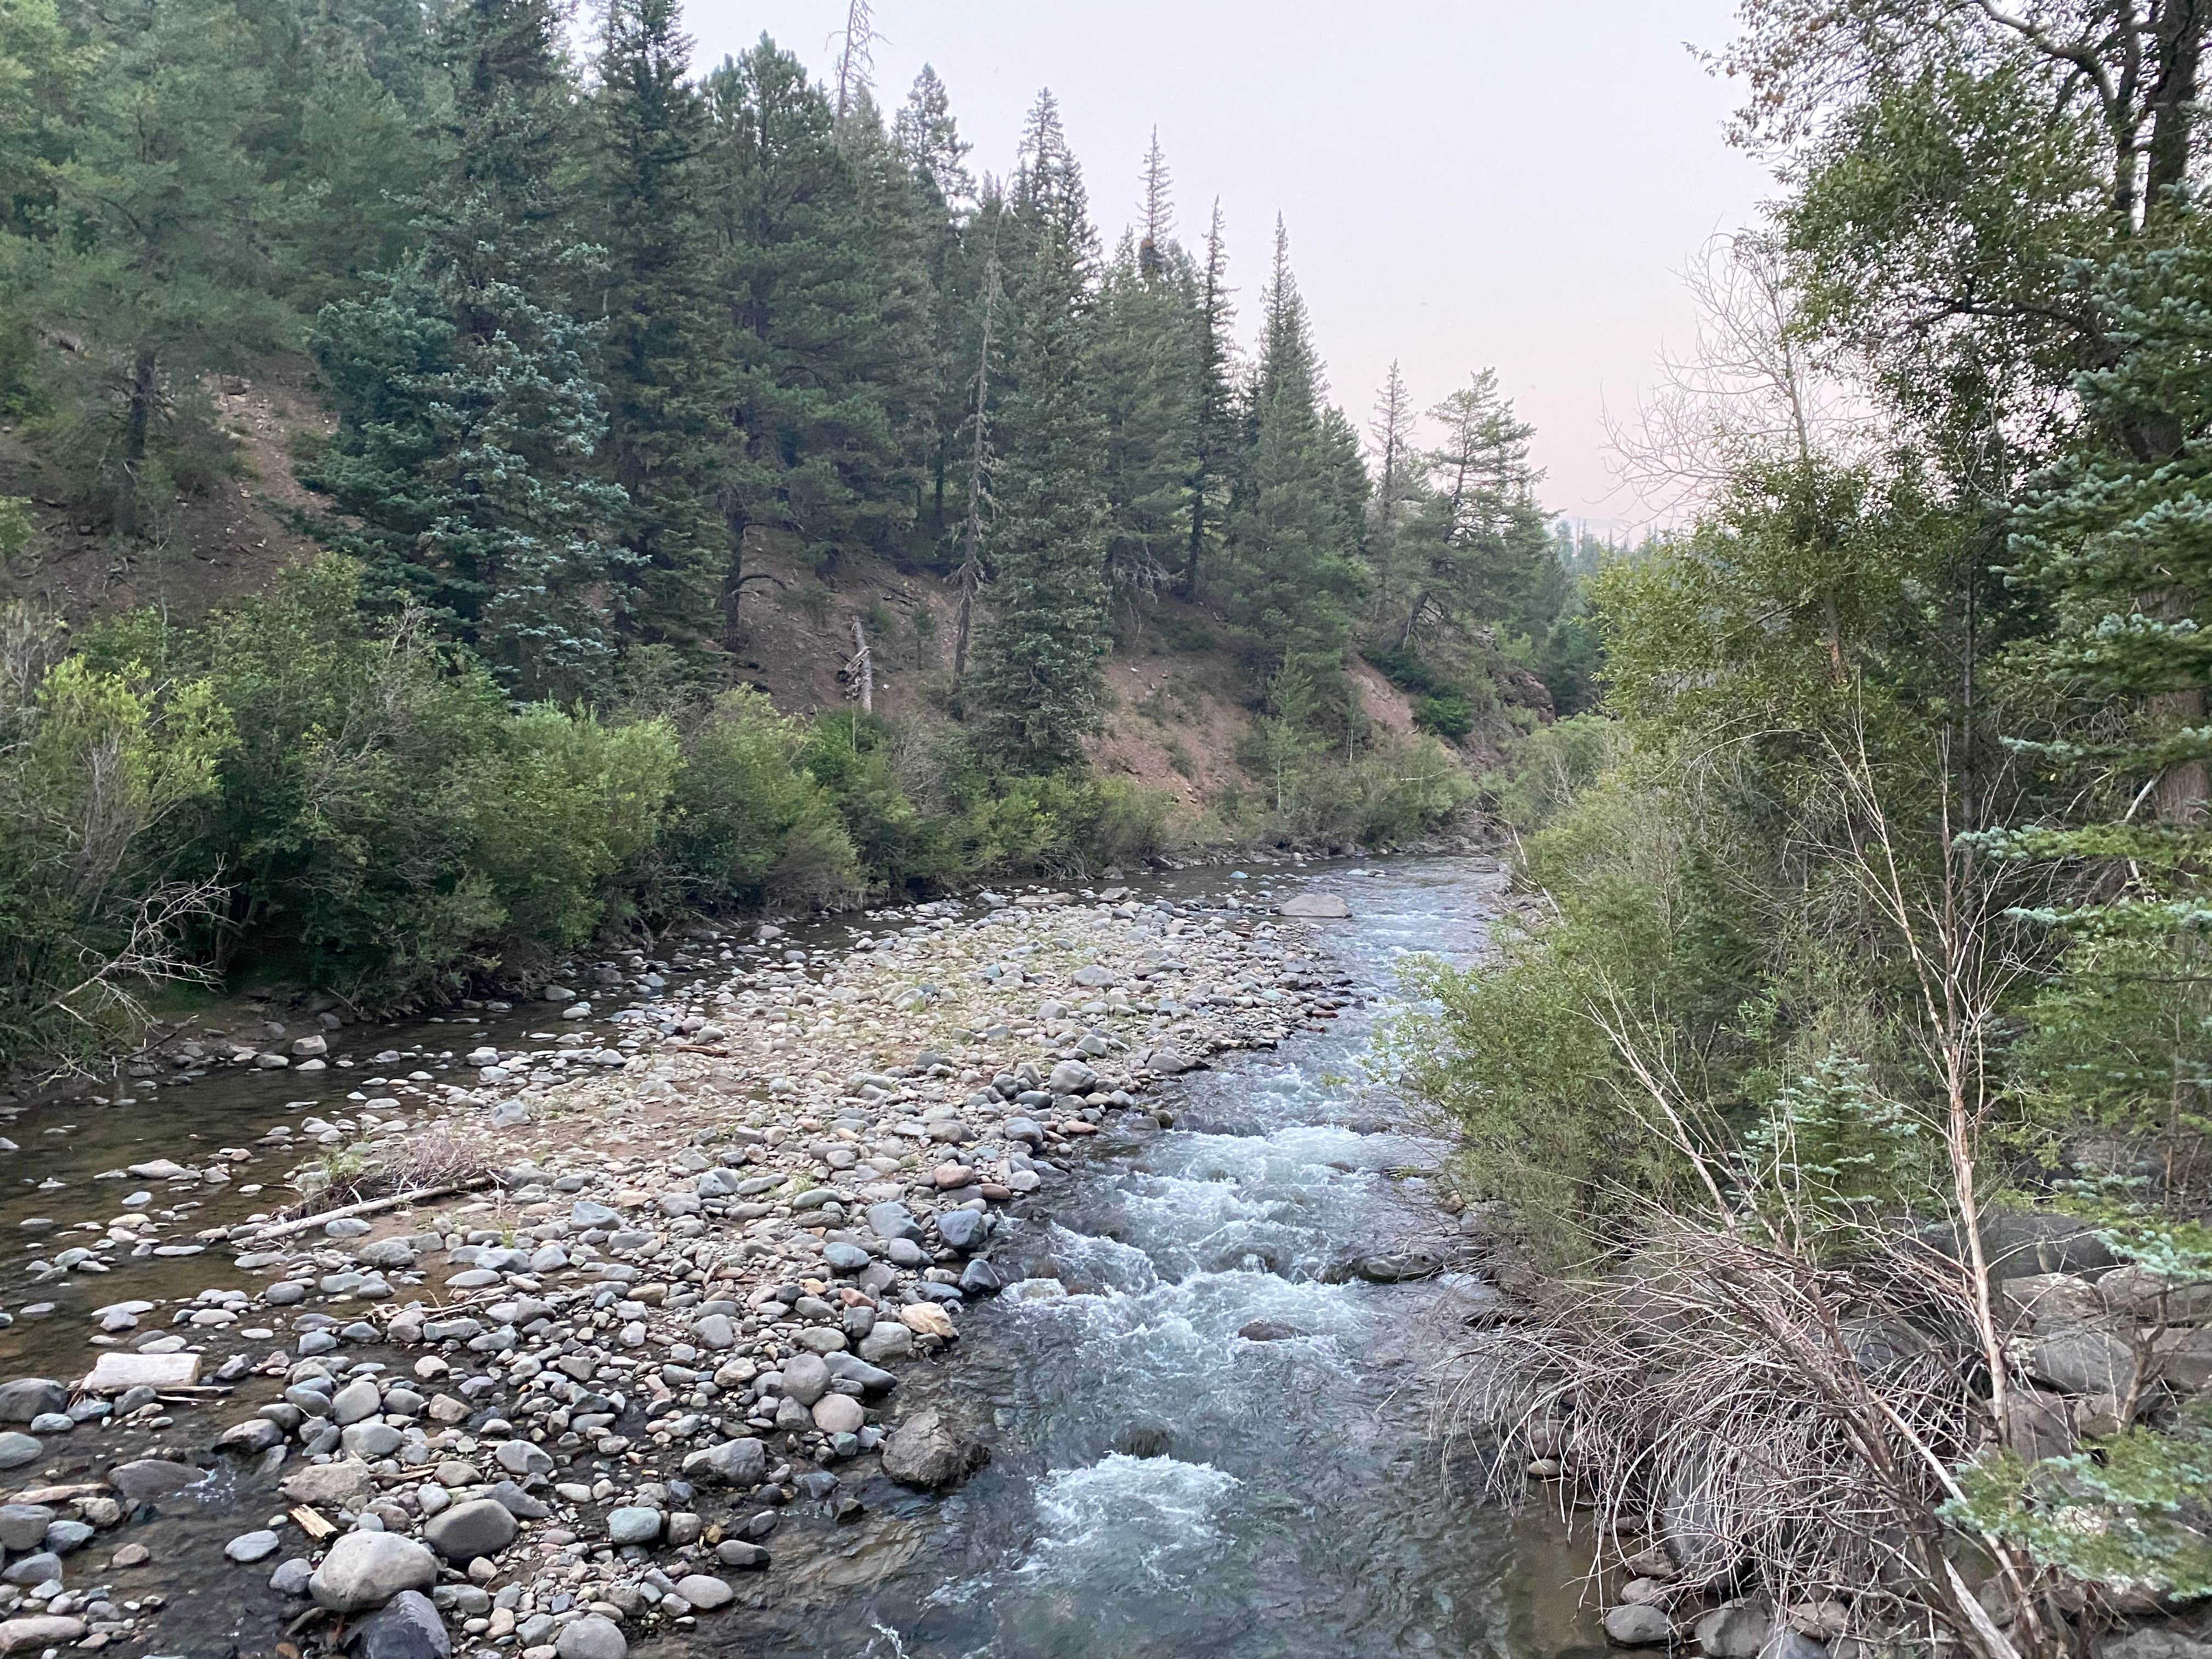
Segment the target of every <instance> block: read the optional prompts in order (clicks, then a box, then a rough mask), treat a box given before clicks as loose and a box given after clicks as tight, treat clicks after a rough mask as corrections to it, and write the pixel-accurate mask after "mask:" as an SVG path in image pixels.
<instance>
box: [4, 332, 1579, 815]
mask: <svg viewBox="0 0 2212 1659" xmlns="http://www.w3.org/2000/svg"><path fill="white" fill-rule="evenodd" d="M204 389H205V392H206V393H207V395H208V398H209V399H210V404H211V406H212V407H213V409H214V410H215V411H216V421H217V425H218V429H219V430H220V432H221V433H222V435H223V438H224V441H225V443H226V445H227V454H226V457H225V460H224V465H223V466H222V468H221V469H220V470H219V471H214V472H213V475H212V476H210V477H207V478H205V479H204V480H198V481H195V483H194V484H193V486H192V487H191V488H186V489H179V490H178V491H176V492H175V493H174V494H173V495H172V496H171V497H170V498H169V499H168V500H167V501H166V502H164V503H163V507H164V510H163V511H162V512H161V513H160V514H159V515H158V516H157V518H156V520H155V521H156V523H157V525H158V526H159V530H158V532H157V534H156V536H155V538H154V539H152V540H151V541H150V542H149V543H147V544H118V542H117V541H116V539H115V538H113V537H112V536H111V535H108V534H106V532H105V530H104V527H103V526H100V524H98V523H97V522H96V521H94V520H91V519H89V518H88V516H87V515H85V514H84V513H82V512H81V511H75V510H72V508H71V506H70V502H69V501H68V499H67V493H66V489H65V487H64V485H63V484H61V483H58V481H57V480H56V479H55V478H54V477H53V476H52V473H53V469H52V467H51V466H50V465H46V464H44V462H43V461H42V456H41V453H40V449H39V447H37V446H36V445H35V444H34V443H33V441H31V439H30V437H29V435H27V434H26V433H25V432H24V431H23V430H22V428H21V427H20V426H18V425H13V424H10V425H7V426H0V495H15V496H18V497H21V498H24V499H27V501H28V502H29V507H30V513H31V516H32V519H33V525H34V526H35V531H34V538H33V543H32V546H31V549H30V550H29V551H28V553H27V554H26V555H25V556H20V557H18V558H17V559H16V560H15V561H14V562H12V563H11V564H10V565H9V566H8V567H7V568H5V569H4V571H0V603H4V602H6V601H9V600H20V601H27V602H29V603H32V604H33V605H37V606H39V607H40V608H42V609H45V610H48V611H52V612H54V613H57V614H58V615H60V616H61V617H64V618H66V619H67V620H68V621H69V622H70V623H71V624H73V625H82V624H85V623H93V622H95V621H97V620H99V619H100V618H103V617H112V616H115V615H118V614H120V613H122V612H125V611H130V610H132V609H134V608H137V607H140V606H150V607H154V608H156V609H158V610H160V611H163V612H165V613H166V614H167V615H169V616H171V617H173V618H175V619H177V620H178V621H179V622H181V623H193V622H196V621H197V620H198V619H199V618H201V617H204V616H205V615H206V614H207V613H209V612H210V611H213V610H219V609H221V608H222V606H224V605H227V604H228V603H230V602H233V601H235V600H238V599H243V598H246V597H248V596H252V595H256V594H262V593H265V592H268V591H269V590H270V588H271V587H272V586H273V585H274V584H275V583H276V580H277V578H278V576H279V575H280V574H281V573H282V572H283V571H284V570H286V569H288V568H293V567H295V566H298V565H301V564H302V563H304V562H307V561H309V560H312V559H313V557H314V556H315V555H316V553H317V551H318V550H319V543H318V542H317V540H316V539H315V537H314V536H313V534H312V533H310V531H309V529H308V528H307V520H313V519H319V518H323V517H325V516H327V515H329V513H330V504H329V501H327V499H326V498H325V497H324V496H321V495H318V494H316V493H315V492H314V491H313V490H310V489H307V488H306V487H304V486H303V485H302V484H301V483H300V482H299V481H298V479H297V477H295V458H296V457H297V456H299V455H301V454H302V453H310V452H311V451H312V450H313V447H316V446H318V445H320V444H322V443H325V442H326V441H328V439H329V437H330V435H331V432H332V431H333V429H334V428H335V427H336V424H337V422H336V416H334V415H333V414H332V412H331V410H330V409H329V407H328V406H327V404H326V403H325V400H324V399H323V398H322V397H321V395H320V393H319V390H318V388H317V386H315V384H314V371H313V367H312V365H309V364H307V363H306V362H302V361H300V360H297V359H294V360H289V361H287V360H279V361H275V362H270V363H267V364H264V365H262V366H261V367H260V370H259V372H258V373H257V374H250V375H232V376H222V377H216V378H212V379H210V380H209V381H208V383H207V384H206V386H205V388H204ZM746 566H747V582H746V588H745V598H744V605H743V608H742V611H741V613H740V614H741V617H742V619H743V623H744V629H743V647H742V649H741V650H740V651H739V652H738V653H733V654H732V655H730V656H728V657H726V659H723V660H722V662H721V667H720V672H721V674H722V677H723V678H724V679H725V680H726V683H728V684H742V685H750V686H751V687H753V688H755V689H756V690H759V691H761V692H763V693H764V694H766V695H767V696H769V699H770V700H771V701H772V702H774V704H775V707H776V708H778V709H779V710H781V711H782V712H784V713H787V714H802V715H806V714H818V713H821V712H823V711H825V710H832V709H839V708H849V707H852V706H854V703H855V702H856V701H857V696H858V687H857V684H856V681H855V677H854V674H853V672H852V669H853V665H854V654H855V643H854V641H855V635H854V623H859V624H860V628H861V629H862V633H863V635H864V636H865V637H866V639H867V641H868V642H869V645H870V647H871V655H872V665H873V678H872V703H873V708H874V710H875V712H876V713H878V714H880V715H883V716H885V717H887V718H891V719H898V718H902V717H919V718H921V719H923V720H942V719H944V718H945V714H946V709H947V706H948V704H949V702H950V698H951V674H950V670H949V659H950V652H951V643H950V642H951V639H952V636H953V633H954V629H955V617H956V614H957V589H956V588H955V586H954V585H953V583H952V582H951V580H950V579H948V578H946V577H945V576H944V575H942V574H938V573H936V572H933V571H930V570H926V569H919V568H904V569H902V568H899V567H898V566H896V565H895V564H893V563H892V562H890V561H888V560H885V559H884V558H881V557H878V556H874V555H872V554H869V553H866V552H864V551H862V552H848V553H843V554H841V555H840V556H838V557H837V558H836V560H835V561H834V562H831V563H830V564H829V567H828V568H816V567H815V566H814V565H813V564H812V563H811V562H808V561H805V560H802V559H800V558H797V557H794V556H792V555H791V554H790V553H789V552H788V551H787V550H781V549H780V548H779V546H778V544H777V543H776V540H775V538H769V537H763V538H757V540H756V541H755V543H754V544H753V549H752V550H751V551H750V553H749V555H748V557H747V561H746ZM1121 623H1122V626H1121V629H1119V630H1118V631H1117V633H1116V635H1115V639H1114V642H1113V644H1112V646H1111V648H1110V650H1109V653H1108V655H1107V657H1106V659H1105V664H1104V673H1103V682H1104V691H1105V696H1104V710H1103V730H1102V731H1100V732H1097V733H1096V734H1094V735H1093V736H1091V738H1088V739H1087V740H1086V741H1085V753H1086V755H1087V757H1088V759H1089V761H1090V763H1091V766H1092V767H1093V768H1094V769H1096V770H1097V771H1098V772H1099V773H1101V774H1102V775H1108V776H1114V777H1123V778H1127V779H1128V780H1130V781H1133V782H1135V783H1137V784H1139V785H1140V786H1141V787H1144V788H1146V789H1148V790H1153V791H1158V792H1159V793H1161V794H1163V795H1164V796H1165V797H1168V798H1170V799H1171V800H1172V802H1173V803H1174V813H1173V817H1174V821H1175V823H1176V824H1177V825H1178V828H1179V832H1180V833H1181V834H1182V835H1184V836H1190V837H1193V838H1194V839H1195V840H1196V841H1197V842H1199V843H1200V844H1203V843H1204V842H1206V841H1207V840H1208V839H1214V840H1218V841H1220V842H1223V843H1225V844H1227V843H1230V842H1234V841H1235V840H1236V839H1237V836H1236V835H1235V834H1234V832H1233V830H1232V829H1231V827H1230V826H1229V825H1228V824H1227V823H1225V822H1224V821H1223V820H1222V818H1221V817H1219V816H1218V813H1217V812H1216V810H1215V809H1217V808H1218V805H1220V804H1221V803H1222V802H1223V801H1224V800H1227V801H1230V802H1232V803H1233V802H1235V801H1237V800H1239V799H1243V798H1246V797H1249V796H1250V795H1251V794H1252V793H1253V792H1254V791H1255V789H1256V788H1257V787H1259V780H1257V779H1256V778H1255V775H1254V774H1253V772H1252V770H1251V769H1250V767H1249V764H1248V762H1249V744H1250V739H1251V735H1252V728H1253V723H1254V720H1255V717H1256V716H1257V714H1258V713H1259V710H1258V708H1256V707H1255V698H1254V696H1253V695H1252V692H1251V689H1250V678H1249V673H1248V671H1247V669H1246V667H1245V664H1244V661H1243V656H1244V653H1245V652H1246V651H1247V650H1249V642H1247V641H1239V639H1238V637H1237V635H1236V634H1235V633H1234V631H1233V630H1232V629H1231V628H1230V626H1229V625H1228V623H1226V622H1225V618H1224V617H1223V615H1222V613H1221V611H1219V609H1218V607H1212V606H1208V605H1204V604H1194V603H1188V602H1185V601H1182V600H1179V599H1176V598H1175V597H1174V596H1173V595H1172V594H1171V593H1169V592H1156V593H1154V594H1152V595H1151V596H1149V597H1148V598H1147V599H1146V602H1145V604H1144V606H1143V609H1142V611H1141V612H1139V613H1138V614H1136V615H1133V616H1131V615H1127V614H1126V613H1125V615H1124V617H1122V618H1121ZM1346 680H1347V682H1348V684H1349V685H1350V686H1351V688H1352V691H1353V692H1354V694H1355V695H1356V696H1357V697H1358V710H1359V714H1360V716H1361V718H1362V719H1363V720H1364V722H1365V723H1366V725H1367V726H1369V727H1370V728H1371V729H1372V730H1373V731H1375V732H1378V733H1383V734H1387V735H1389V736H1391V737H1395V738H1407V739H1410V738H1413V737H1414V736H1415V735H1416V734H1417V732H1418V731H1419V726H1417V722H1416V716H1415V699H1414V698H1413V696H1409V695H1408V694H1407V692H1405V691H1404V690H1401V689H1399V688H1398V687H1396V686H1395V685H1393V684H1391V683H1390V681H1389V678H1386V677H1385V676H1384V675H1383V672H1382V671H1380V670H1378V669H1377V668H1376V667H1375V666H1374V665H1372V664H1371V663H1369V662H1367V661H1365V660H1364V659H1358V658H1356V657H1355V658H1354V659H1352V660H1351V661H1350V662H1349V663H1348V665H1347V666H1346ZM1497 688H1498V700H1499V702H1500V704H1501V706H1503V707H1508V708H1525V709H1527V710H1528V711H1530V714H1532V715H1533V716H1534V717H1536V718H1540V719H1541V720H1549V719H1550V718H1551V717H1552V711H1551V702H1550V697H1549V695H1548V693H1547V691H1546V690H1545V688H1544V686H1543V683H1542V682H1541V680H1539V679H1537V678H1535V677H1534V675H1532V674H1529V673H1528V671H1525V670H1519V669H1512V668H1507V669H1504V670H1502V671H1499V672H1498V676H1497ZM1513 730H1514V728H1513V727H1511V726H1510V725H1498V724H1492V725H1489V726H1483V727H1481V728H1479V729H1477V730H1475V731H1474V732H1470V733H1468V736H1467V737H1466V738H1465V739H1464V740H1463V741H1460V742H1455V743H1452V744H1448V745H1447V746H1448V749H1449V752H1450V754H1451V755H1452V756H1453V757H1454V759H1455V762H1456V763H1458V764H1459V765H1460V767H1461V768H1462V769H1463V770H1464V771H1465V772H1466V774H1467V775H1468V777H1470V778H1475V777H1479V776H1480V775H1481V773H1482V772H1483V771H1485V770H1486V769H1489V768H1491V767H1492V766H1494V765H1495V764H1496V763H1497V761H1498V757H1499V756H1500V754H1501V752H1502V750H1503V749H1504V746H1505V745H1506V744H1508V743H1510V738H1511V736H1512V733H1513ZM1330 844H1331V845H1333V846H1334V847H1336V848H1340V849H1342V850H1347V851H1348V850H1351V848H1350V845H1349V844H1348V843H1346V842H1341V841H1337V842H1331V843H1330Z"/></svg>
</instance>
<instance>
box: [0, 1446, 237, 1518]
mask: <svg viewBox="0 0 2212 1659" xmlns="http://www.w3.org/2000/svg"><path fill="white" fill-rule="evenodd" d="M5 1438H6V1436H4V1435H0V1439H5ZM200 1479H201V1472H200V1471H199V1470H197V1469H196V1468H193V1467H192V1466H191V1464H189V1463H172V1462H167V1460H165V1459H162V1458H158V1457H143V1458H141V1459H139V1460H138V1461H137V1462H135V1463H118V1464H117V1465H116V1466H115V1467H114V1468H112V1469H110V1470H108V1472H107V1484H108V1485H109V1486H112V1487H114V1488H115V1490H116V1491H117V1492H119V1493H121V1494H122V1496H123V1498H124V1501H125V1502H126V1503H131V1504H143V1503H147V1502H149V1501H150V1500H152V1499H154V1498H172V1497H174V1496H175V1495H176V1494H177V1493H179V1492H182V1491H184V1489H185V1487H187V1486H193V1485H195V1484H197V1482H198V1481H199V1480H200Z"/></svg>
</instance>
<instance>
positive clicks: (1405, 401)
mask: <svg viewBox="0 0 2212 1659" xmlns="http://www.w3.org/2000/svg"><path fill="white" fill-rule="evenodd" d="M1367 432H1368V435H1369V437H1370V438H1371V439H1372V440H1373V441H1374V446H1375V500H1374V508H1373V513H1372V514H1371V518H1370V525H1369V529H1368V538H1367V545H1368V566H1369V568H1370V570H1371V571H1372V572H1373V575H1374V586H1375V594H1374V599H1375V606H1374V620H1375V621H1376V623H1381V622H1382V621H1383V618H1384V617H1386V616H1388V615H1389V612H1390V605H1391V601H1392V599H1393V596H1394V595H1395V592H1396V587H1397V580H1396V579H1397V575H1398V568H1399V562H1400V560H1401V557H1402V554H1403V550H1401V547H1400V545H1399V543H1400V540H1401V538H1402V537H1403V536H1404V535H1405V533H1406V527H1407V525H1408V524H1409V523H1410V522H1411V521H1412V520H1413V518H1414V517H1415V515H1416V514H1417V513H1418V512H1419V507H1420V505H1421V501H1422V500H1423V497H1424V495H1425V479H1424V477H1423V471H1424V469H1423V467H1422V465H1421V461H1420V459H1419V454H1418V453H1417V452H1416V450H1415V448H1414V435H1413V393H1412V392H1410V391H1408V390H1407V386H1406V377H1405V376H1404V375H1403V374H1401V373H1400V372H1399V369H1398V363H1397V360H1396V359H1395V358H1393V359H1392V360H1391V363H1390V373H1389V375H1388V376H1387V377H1386V378H1385V379H1384V380H1383V389H1382V391H1381V392H1377V393H1376V398H1375V418H1374V419H1373V420H1372V421H1371V422H1369V424H1368V428H1367Z"/></svg>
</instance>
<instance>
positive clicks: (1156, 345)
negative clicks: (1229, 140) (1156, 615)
mask: <svg viewBox="0 0 2212 1659" xmlns="http://www.w3.org/2000/svg"><path fill="white" fill-rule="evenodd" d="M1144 186H1145V199H1144V209H1145V216H1144V220H1143V222H1142V224H1141V226H1140V228H1139V233H1138V234H1137V235H1136V236H1135V237H1134V238H1133V239H1125V240H1124V241H1123V243H1122V246H1121V248H1120V250H1119V251H1118V252H1117V253H1116V254H1115V258H1114V260H1113V262H1112V264H1109V266H1108V267H1107V270H1106V273H1105V278H1104V281H1103V283H1102V285H1101V288H1100V292H1099V295H1098V302H1097V308H1096V311H1095V313H1094V318H1093V334H1094V337H1095V339H1096V342H1097V346H1096V350H1097V388H1098V400H1099V405H1100V412H1101V414H1102V415H1103V416H1104V419H1105V422H1106V448H1105V452H1104V453H1103V456H1102V457H1101V458H1100V459H1101V465H1102V471H1103V477H1104V482H1105V484H1106V491H1107V496H1108V499H1109V502H1110V503H1111V507H1112V512H1113V516H1114V529H1113V533H1112V535H1111V536H1110V538H1109V541H1108V544H1107V556H1106V568H1107V580H1108V583H1109V590H1110V591H1111V592H1113V593H1114V594H1116V595H1125V596H1134V595H1136V594H1139V593H1149V592H1152V591H1154V590H1155V589H1157V588H1158V587H1160V586H1163V585H1164V584H1165V583H1167V582H1168V581H1170V580H1173V579H1174V578H1175V577H1176V575H1177V574H1179V567H1180V566H1181V565H1182V562H1183V560H1184V558H1185V556H1186V554H1187V550H1188V544H1189V536H1188V526H1187V520H1186V519H1185V516H1184V515H1185V513H1187V512H1188V510H1189V507H1190V496H1189V488H1188V486H1189V479H1190V476H1191V473H1192V471H1194V468H1195V467H1196V465H1197V438H1198V435H1197V419H1196V416H1197V409H1196V407H1195V404H1194V398H1193V394H1194V392H1195V390H1196V388H1197V382H1198V372H1197V368H1198V366H1197V364H1196V363H1195V362H1194V356H1195V353H1196V349H1197V346H1198V328H1197V317H1196V312H1197V304H1198V299H1197V292H1196V283H1195V273H1194V271H1193V270H1191V268H1190V261H1189V260H1188V258H1186V257H1185V256H1184V254H1183V252H1182V249H1181V248H1180V247H1178V246H1176V243H1175V241H1174V240H1173V226H1174V220H1173V215H1172V211H1171V210H1170V204H1169V202H1168V197H1167V165H1166V162H1165V161H1164V160H1163V159H1162V157H1161V155H1160V148H1159V139H1158V136H1157V135H1155V136H1154V137H1153V140H1152V149H1151V152H1150V153H1149V154H1148V155H1147V156H1146V161H1145V171H1144Z"/></svg>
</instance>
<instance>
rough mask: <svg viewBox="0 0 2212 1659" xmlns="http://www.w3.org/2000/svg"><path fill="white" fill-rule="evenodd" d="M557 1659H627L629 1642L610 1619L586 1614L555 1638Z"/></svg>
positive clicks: (595, 1614)
mask: <svg viewBox="0 0 2212 1659" xmlns="http://www.w3.org/2000/svg"><path fill="white" fill-rule="evenodd" d="M553 1645H554V1648H555V1650H556V1652H557V1653H558V1654H559V1655H560V1659H629V1641H628V1640H627V1639H626V1638H624V1637H623V1633H622V1626H619V1625H617V1624H616V1623H615V1621H614V1620H611V1619H607V1618H603V1617H601V1616H600V1615H599V1614H598V1613H586V1614H585V1615H584V1616H583V1617H582V1618H581V1619H579V1620H575V1621H574V1623H572V1624H568V1625H564V1626H562V1627H561V1634H560V1635H559V1636H557V1637H556V1638H554V1642H553Z"/></svg>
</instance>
